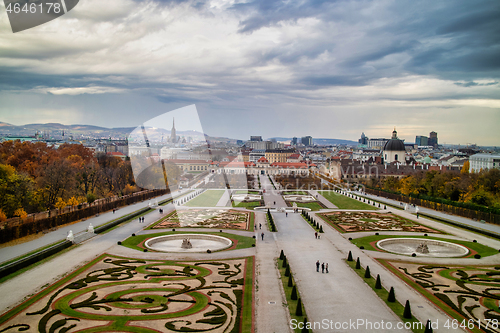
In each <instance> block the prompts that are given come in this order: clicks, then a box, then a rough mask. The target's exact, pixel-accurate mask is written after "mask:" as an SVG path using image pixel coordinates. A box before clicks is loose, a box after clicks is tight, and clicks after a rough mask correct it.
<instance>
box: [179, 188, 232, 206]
mask: <svg viewBox="0 0 500 333" xmlns="http://www.w3.org/2000/svg"><path fill="white" fill-rule="evenodd" d="M223 194H224V190H207V191H205V192H203V193H202V194H200V195H198V196H197V197H195V198H194V199H191V200H189V201H188V202H186V203H185V204H184V206H188V207H214V206H217V203H218V202H219V200H220V198H222V195H223Z"/></svg>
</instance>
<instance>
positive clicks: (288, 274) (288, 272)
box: [285, 266, 290, 276]
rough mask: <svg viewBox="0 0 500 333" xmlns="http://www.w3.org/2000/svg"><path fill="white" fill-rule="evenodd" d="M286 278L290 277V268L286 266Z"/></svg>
mask: <svg viewBox="0 0 500 333" xmlns="http://www.w3.org/2000/svg"><path fill="white" fill-rule="evenodd" d="M285 276H290V266H286V270H285Z"/></svg>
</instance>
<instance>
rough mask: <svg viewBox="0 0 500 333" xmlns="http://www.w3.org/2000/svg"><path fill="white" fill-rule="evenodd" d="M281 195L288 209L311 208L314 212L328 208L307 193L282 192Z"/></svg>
mask: <svg viewBox="0 0 500 333" xmlns="http://www.w3.org/2000/svg"><path fill="white" fill-rule="evenodd" d="M281 195H282V197H283V200H285V203H286V205H287V206H288V207H299V208H300V207H302V208H309V209H311V210H314V211H316V210H320V209H325V208H326V207H325V206H324V205H323V204H322V203H321V202H319V201H318V200H316V198H315V197H314V196H312V195H310V194H309V192H307V191H282V192H281Z"/></svg>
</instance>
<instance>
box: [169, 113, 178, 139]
mask: <svg viewBox="0 0 500 333" xmlns="http://www.w3.org/2000/svg"><path fill="white" fill-rule="evenodd" d="M170 142H172V143H176V142H177V134H176V133H175V118H174V119H173V120H172V130H171V131H170Z"/></svg>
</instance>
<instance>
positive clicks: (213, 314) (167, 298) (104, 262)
mask: <svg viewBox="0 0 500 333" xmlns="http://www.w3.org/2000/svg"><path fill="white" fill-rule="evenodd" d="M253 284H254V258H253V257H248V258H240V259H225V260H217V261H196V262H188V261H166V260H147V259H144V260H141V259H130V258H122V257H115V256H110V255H107V254H104V255H101V256H100V257H98V258H97V259H95V260H93V261H92V262H90V263H89V264H87V265H85V266H84V267H82V268H80V269H78V270H76V271H74V272H73V273H71V274H69V275H68V276H66V277H65V278H63V279H62V280H59V281H58V282H57V283H55V284H54V285H52V286H49V287H47V288H46V289H45V290H43V291H42V292H41V293H39V294H37V295H35V296H33V297H31V298H30V299H28V300H27V301H26V302H24V303H23V304H21V305H19V306H18V307H16V308H14V309H12V310H11V311H9V312H8V313H6V314H5V315H3V316H2V317H1V318H0V332H8V331H11V332H14V331H29V332H35V331H37V332H56V331H57V332H68V331H78V332H83V333H91V332H141V333H157V332H231V333H236V332H252V331H253V324H252V317H253V305H252V304H253V303H252V302H253V296H252V294H253Z"/></svg>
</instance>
